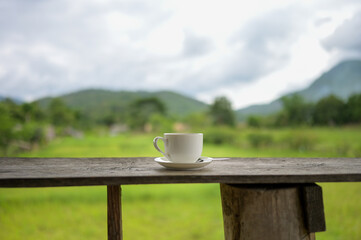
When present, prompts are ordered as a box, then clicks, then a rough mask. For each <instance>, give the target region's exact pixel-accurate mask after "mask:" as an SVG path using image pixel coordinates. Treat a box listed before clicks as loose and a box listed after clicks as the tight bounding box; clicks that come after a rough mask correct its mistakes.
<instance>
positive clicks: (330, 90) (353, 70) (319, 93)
mask: <svg viewBox="0 0 361 240" xmlns="http://www.w3.org/2000/svg"><path fill="white" fill-rule="evenodd" d="M360 92H361V61H360V60H349V61H344V62H341V63H339V64H337V65H336V66H334V67H333V68H331V69H330V70H329V71H327V72H325V73H324V74H322V75H321V76H320V77H319V78H317V79H316V80H315V81H314V82H313V83H312V84H311V85H310V86H309V87H308V88H306V89H304V90H301V91H297V92H293V93H290V94H287V95H285V96H290V95H294V94H299V95H301V96H302V97H303V98H304V99H305V100H306V101H309V102H316V101H318V100H320V99H321V98H323V97H326V96H328V95H330V94H334V95H336V96H339V97H340V98H342V99H347V98H348V97H349V96H350V95H352V94H354V93H360ZM281 109H282V104H281V101H280V98H279V99H276V100H274V101H272V102H271V103H269V104H260V105H252V106H249V107H246V108H243V109H240V110H238V111H237V117H238V119H240V120H242V119H244V118H245V117H247V116H249V115H269V114H272V113H276V112H278V111H280V110H281Z"/></svg>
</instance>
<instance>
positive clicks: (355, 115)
mask: <svg viewBox="0 0 361 240" xmlns="http://www.w3.org/2000/svg"><path fill="white" fill-rule="evenodd" d="M342 113H343V122H344V123H361V93H360V94H354V95H352V96H350V97H349V98H348V100H347V103H346V104H345V108H344V110H343V112H342Z"/></svg>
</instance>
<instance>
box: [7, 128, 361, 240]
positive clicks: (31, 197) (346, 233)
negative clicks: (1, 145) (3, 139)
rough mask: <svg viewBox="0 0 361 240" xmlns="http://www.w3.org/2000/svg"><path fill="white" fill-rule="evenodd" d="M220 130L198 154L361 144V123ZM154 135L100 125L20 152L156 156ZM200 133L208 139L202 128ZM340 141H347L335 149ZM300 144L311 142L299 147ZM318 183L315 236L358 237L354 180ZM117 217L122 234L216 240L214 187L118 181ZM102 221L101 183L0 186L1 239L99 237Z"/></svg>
mask: <svg viewBox="0 0 361 240" xmlns="http://www.w3.org/2000/svg"><path fill="white" fill-rule="evenodd" d="M224 130H225V131H226V132H227V133H228V134H232V133H233V134H232V138H233V141H232V143H228V142H224V143H208V142H207V143H205V145H204V153H203V154H204V155H205V156H215V157H225V156H229V157H240V156H242V157H352V156H356V155H355V154H357V151H358V150H357V149H358V148H360V147H361V145H360V140H361V139H360V138H361V137H360V134H359V132H360V130H361V129H360V127H342V128H338V127H334V128H329V127H318V128H315V127H312V128H309V127H303V128H281V129H255V128H254V129H251V128H244V129H238V130H237V129H234V128H233V129H232V128H226V127H225V129H224ZM220 132H223V131H220ZM155 134H157V133H149V134H144V133H123V134H119V135H118V136H116V137H111V136H108V135H104V132H103V131H101V130H100V129H99V130H98V131H94V132H90V133H88V134H86V135H85V137H84V138H82V139H76V138H73V137H70V136H66V137H61V138H57V139H56V140H54V141H52V142H50V143H49V144H48V145H47V146H45V147H43V148H41V149H38V150H33V151H31V152H24V153H21V154H20V155H19V156H22V157H54V156H56V157H135V156H156V155H158V153H157V152H156V150H155V149H154V148H153V146H152V144H151V142H152V139H153V137H154V135H155ZM204 134H205V140H206V139H208V137H209V134H208V132H205V133H204ZM251 135H255V136H257V135H261V136H262V137H263V136H268V137H266V138H271V139H272V140H271V142H268V143H267V144H260V145H259V146H252V143H251V141H250V140H249V136H251ZM304 136H312V139H311V140H310V142H307V141H308V140H304ZM262 137H261V139H262ZM292 137H295V138H296V139H301V140H299V142H300V143H299V144H295V145H294V147H292V148H290V147H289V145H288V142H289V140H290V139H291V138H292ZM343 143H344V144H345V146H346V147H342V149H343V150H342V149H337V147H339V146H341V145H343ZM293 144H294V143H293ZM293 144H292V145H293ZM305 144H306V146H307V145H311V147H303V146H304V145H305ZM139 149H141V151H139ZM345 149H346V150H345ZM340 150H342V151H340ZM359 154H360V152H359ZM360 156H361V155H359V157H360ZM321 186H322V187H323V194H324V203H325V214H326V224H327V231H326V232H323V233H317V234H316V235H317V239H318V240H323V239H324V240H338V239H349V240H358V239H360V238H361V219H360V217H359V214H358V213H359V212H360V211H361V208H360V207H361V206H360V204H359V199H360V197H361V185H360V183H325V184H324V183H322V184H321ZM179 209H182V211H180V210H179ZM49 213H51V214H49ZM123 221H124V222H123V224H124V225H123V227H124V238H125V239H142V240H143V239H144V240H147V239H154V238H157V239H160V240H162V239H174V240H177V239H215V240H216V239H217V240H218V239H223V223H222V210H221V202H220V193H219V186H218V185H217V184H169V185H168V184H165V185H141V186H140V185H139V186H123ZM106 222H107V220H106V188H105V187H104V186H100V187H64V188H63V187H62V188H34V189H0V229H1V231H0V239H4V240H7V239H14V240H16V239H24V237H25V238H27V239H55V240H56V239H84V238H86V239H104V238H106V231H107V227H106ZM185 229H186V231H185Z"/></svg>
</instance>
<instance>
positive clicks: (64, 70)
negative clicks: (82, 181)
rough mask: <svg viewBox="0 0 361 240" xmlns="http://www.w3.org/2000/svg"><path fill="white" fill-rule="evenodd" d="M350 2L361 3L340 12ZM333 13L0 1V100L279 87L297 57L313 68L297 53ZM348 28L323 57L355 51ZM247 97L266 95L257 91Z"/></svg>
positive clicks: (308, 5) (279, 7) (266, 5)
mask: <svg viewBox="0 0 361 240" xmlns="http://www.w3.org/2000/svg"><path fill="white" fill-rule="evenodd" d="M286 2H287V1H286ZM336 3H337V1H336ZM337 4H338V6H337V8H343V7H342V6H343V5H344V4H343V3H342V4H340V3H337ZM352 4H354V5H355V4H356V5H357V4H358V3H357V2H356V1H349V2H348V3H347V6H346V7H347V8H349V9H353V7H352V6H351V5H352ZM259 5H262V8H260V7H259ZM330 5H331V4H329V3H328V1H326V0H322V1H317V4H316V3H315V4H314V3H313V1H312V2H310V1H306V2H305V1H300V2H298V3H288V2H287V3H285V2H283V1H282V0H276V1H272V2H269V1H266V0H265V1H264V2H262V3H261V4H258V3H253V2H252V3H245V2H242V1H241V2H239V1H233V2H232V1H225V2H219V3H209V2H207V1H204V2H201V1H199V2H197V3H194V1H177V0H175V1H165V2H164V1H161V0H159V1H157V0H156V1H152V2H149V1H145V0H131V1H117V0H104V1H99V0H79V1H72V0H59V1H45V0H36V1H31V2H29V1H25V0H14V1H0V12H1V15H0V29H1V31H0V95H7V96H14V97H20V98H26V99H28V100H29V99H35V98H39V97H43V96H47V95H58V94H63V93H66V92H70V91H74V90H78V89H82V88H90V87H91V88H96V87H99V88H106V89H112V90H118V89H119V90H160V89H169V90H174V91H179V92H181V93H184V94H188V95H192V96H199V95H202V96H210V97H211V98H212V97H214V96H215V94H216V93H217V91H218V90H220V89H225V90H224V92H233V93H232V94H233V95H234V96H235V95H239V94H238V93H239V92H240V90H239V88H246V87H247V86H249V85H250V84H252V83H257V82H259V81H261V80H260V79H272V80H270V81H275V84H277V83H276V80H274V79H275V78H267V76H269V75H272V74H274V73H275V72H279V71H282V70H283V69H285V68H287V67H289V66H290V65H291V64H290V62H293V61H294V57H295V52H297V54H298V55H299V56H300V58H302V57H303V59H302V61H297V64H296V65H297V66H302V64H303V63H304V62H305V61H307V62H310V61H309V60H307V59H306V58H308V57H309V55H311V53H310V54H309V55H306V54H303V52H306V51H308V50H309V49H312V48H310V44H309V43H310V42H311V43H312V44H313V45H312V46H316V45H317V44H319V39H316V38H317V36H316V38H315V34H314V35H312V34H310V33H312V31H310V28H312V27H313V28H320V27H326V28H327V27H328V26H329V25H332V24H333V14H334V13H333V12H332V11H334V10H335V7H332V6H330ZM320 6H321V7H320ZM350 6H351V7H350ZM326 8H327V9H326ZM320 9H323V10H324V11H321V13H322V14H318V13H319V12H320ZM325 9H326V10H325ZM336 11H338V9H336ZM352 11H354V10H352ZM352 11H351V12H352ZM325 13H326V14H325ZM315 16H316V17H315ZM317 19H318V20H317ZM330 19H331V20H330ZM355 19H356V18H355ZM355 19H352V20H350V23H347V25H350V26H353V27H352V29H355V28H356V27H357V26H359V25H355V23H352V24H353V25H352V24H351V22H354V21H356V22H357V21H359V20H357V19H359V18H357V19H356V20H355ZM344 25H345V26H346V22H345V23H344ZM310 26H311V27H310ZM341 28H342V26H341V27H340V29H341ZM345 28H346V27H345ZM348 28H350V29H348V30H347V31H346V30H337V31H336V32H335V34H334V35H335V36H334V37H330V38H329V40H327V41H325V44H326V45H327V47H328V49H336V48H337V49H339V48H340V49H341V48H342V49H346V48H347V49H349V51H356V50H357V49H358V48H359V45H357V40H359V39H360V37H358V36H357V34H359V33H358V31H355V30H352V29H351V27H348ZM315 32H316V33H317V31H315ZM338 32H340V33H338ZM306 35H307V36H306ZM336 35H339V37H336ZM342 35H347V36H349V37H348V38H347V40H345V39H342V37H341V36H342ZM305 36H306V37H305ZM311 38H312V39H311ZM300 39H303V40H302V41H300ZM310 39H311V40H310ZM295 46H296V47H297V46H299V49H302V51H301V53H300V51H294V49H295ZM303 49H304V50H303ZM313 49H314V48H313ZM321 49H322V48H321ZM322 50H323V49H322ZM325 52H326V51H325ZM324 59H325V58H322V59H321V60H320V61H322V62H324ZM314 61H316V59H315V60H314ZM293 65H295V64H293ZM296 69H304V67H300V68H296ZM297 74H298V75H297V77H298V78H299V79H301V78H302V76H305V74H304V73H303V72H302V71H298V72H297ZM280 76H284V75H282V74H281V75H280ZM287 76H288V75H287ZM307 76H308V75H307ZM291 78H292V77H290V79H291ZM292 80H294V79H292ZM290 81H291V80H290ZM284 82H285V81H283V82H282V84H283V83H284ZM256 85H257V86H260V85H263V84H256ZM271 85H272V84H271ZM267 86H269V85H267ZM244 91H246V90H244ZM270 91H271V90H270ZM232 94H231V95H232ZM275 94H276V93H275ZM249 95H254V96H256V95H257V96H258V97H259V99H261V97H262V96H259V95H260V94H259V91H258V92H255V93H254V94H251V93H250V94H249ZM258 97H257V98H258ZM240 101H242V102H246V101H244V100H240ZM234 105H237V104H234Z"/></svg>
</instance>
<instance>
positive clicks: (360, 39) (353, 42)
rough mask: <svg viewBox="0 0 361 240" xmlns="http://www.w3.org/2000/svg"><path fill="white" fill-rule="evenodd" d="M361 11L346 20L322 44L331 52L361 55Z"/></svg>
mask: <svg viewBox="0 0 361 240" xmlns="http://www.w3.org/2000/svg"><path fill="white" fill-rule="evenodd" d="M360 29H361V11H359V12H358V13H356V14H355V15H354V16H353V17H352V18H351V19H348V20H345V21H344V22H343V23H342V24H341V25H340V26H339V27H338V28H336V30H335V32H334V33H333V34H332V35H331V36H329V37H327V38H326V39H325V40H324V41H323V42H322V43H323V46H324V47H325V48H326V49H327V50H329V51H332V50H338V51H355V52H358V53H361V31H360Z"/></svg>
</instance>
